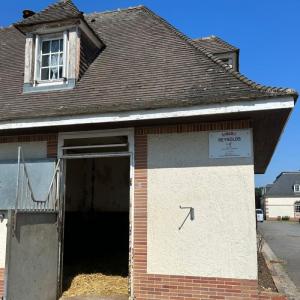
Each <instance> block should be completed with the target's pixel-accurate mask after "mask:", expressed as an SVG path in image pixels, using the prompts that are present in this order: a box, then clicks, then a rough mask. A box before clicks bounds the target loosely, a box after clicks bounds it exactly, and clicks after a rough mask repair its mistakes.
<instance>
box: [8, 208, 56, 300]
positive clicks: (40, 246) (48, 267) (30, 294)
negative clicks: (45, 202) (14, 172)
mask: <svg viewBox="0 0 300 300" xmlns="http://www.w3.org/2000/svg"><path fill="white" fill-rule="evenodd" d="M14 217H15V212H14V211H13V210H11V211H10V212H9V218H8V232H7V259H6V270H7V275H6V291H5V294H6V299H5V300H56V299H57V280H58V248H59V247H58V246H59V245H58V230H57V213H56V212H50V213H46V212H29V211H28V212H19V213H18V214H17V222H16V225H14V223H15V220H14Z"/></svg>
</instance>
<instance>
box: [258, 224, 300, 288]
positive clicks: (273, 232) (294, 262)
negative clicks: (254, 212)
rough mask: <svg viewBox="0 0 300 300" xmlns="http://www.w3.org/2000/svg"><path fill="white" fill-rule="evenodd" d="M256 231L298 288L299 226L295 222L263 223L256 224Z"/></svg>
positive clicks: (299, 279)
mask: <svg viewBox="0 0 300 300" xmlns="http://www.w3.org/2000/svg"><path fill="white" fill-rule="evenodd" d="M258 230H259V231H260V232H261V233H262V235H263V236H264V238H265V240H266V241H267V243H268V244H269V246H270V247H271V249H272V250H273V252H274V253H275V255H276V256H277V257H278V258H279V259H282V260H284V261H286V264H285V265H284V267H285V268H286V271H287V273H288V275H289V277H290V278H291V280H292V281H293V282H294V284H295V285H296V286H297V287H298V289H299V288H300V224H299V223H297V222H276V221H273V222H271V221H265V222H263V223H259V224H258Z"/></svg>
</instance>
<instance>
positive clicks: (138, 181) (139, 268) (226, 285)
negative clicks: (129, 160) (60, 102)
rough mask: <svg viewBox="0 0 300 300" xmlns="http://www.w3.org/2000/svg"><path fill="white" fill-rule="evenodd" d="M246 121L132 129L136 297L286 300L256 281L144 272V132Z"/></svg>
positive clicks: (147, 299) (225, 125)
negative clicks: (133, 145) (133, 147)
mask: <svg viewBox="0 0 300 300" xmlns="http://www.w3.org/2000/svg"><path fill="white" fill-rule="evenodd" d="M250 125H251V124H250V122H249V121H231V122H221V123H197V124H180V125H172V126H162V127H144V128H136V131H135V188H134V197H135V198H134V245H133V248H134V253H133V255H134V259H133V291H134V296H135V299H136V300H154V299H160V300H163V299H174V300H200V299H201V300H205V299H207V300H208V299H232V300H238V299H240V300H242V299H243V300H247V299H249V300H250V299H252V300H254V299H266V300H267V299H268V300H281V299H286V298H285V297H283V296H280V295H278V294H277V293H269V292H262V291H260V290H259V288H258V284H257V281H256V280H239V279H229V278H206V277H194V276H173V275H159V274H147V135H148V134H164V133H181V132H193V131H207V130H226V129H242V128H249V127H250Z"/></svg>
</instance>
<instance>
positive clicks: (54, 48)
mask: <svg viewBox="0 0 300 300" xmlns="http://www.w3.org/2000/svg"><path fill="white" fill-rule="evenodd" d="M58 50H59V40H53V41H52V42H51V52H58Z"/></svg>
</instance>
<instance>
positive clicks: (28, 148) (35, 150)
mask: <svg viewBox="0 0 300 300" xmlns="http://www.w3.org/2000/svg"><path fill="white" fill-rule="evenodd" d="M18 146H21V147H22V150H23V153H24V159H25V160H28V159H41V158H46V157H47V142H46V141H44V142H22V143H2V144H0V160H16V159H17V158H18Z"/></svg>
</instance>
